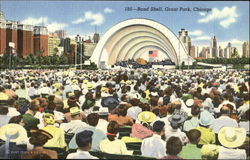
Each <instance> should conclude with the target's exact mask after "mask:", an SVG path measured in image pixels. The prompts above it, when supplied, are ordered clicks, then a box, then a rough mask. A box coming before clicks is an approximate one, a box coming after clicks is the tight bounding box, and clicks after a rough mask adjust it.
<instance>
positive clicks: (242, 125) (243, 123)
mask: <svg viewBox="0 0 250 160" xmlns="http://www.w3.org/2000/svg"><path fill="white" fill-rule="evenodd" d="M249 126H250V124H249V121H240V122H239V127H240V128H245V130H246V132H247V134H248V135H249Z"/></svg>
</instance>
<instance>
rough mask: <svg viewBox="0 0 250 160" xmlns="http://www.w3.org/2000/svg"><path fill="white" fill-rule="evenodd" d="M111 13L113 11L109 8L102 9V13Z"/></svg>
mask: <svg viewBox="0 0 250 160" xmlns="http://www.w3.org/2000/svg"><path fill="white" fill-rule="evenodd" d="M113 12H114V10H113V9H111V8H105V9H104V13H113Z"/></svg>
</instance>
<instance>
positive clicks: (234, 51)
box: [231, 48, 239, 58]
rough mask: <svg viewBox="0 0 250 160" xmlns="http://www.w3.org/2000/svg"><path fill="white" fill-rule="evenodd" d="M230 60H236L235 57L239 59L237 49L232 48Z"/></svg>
mask: <svg viewBox="0 0 250 160" xmlns="http://www.w3.org/2000/svg"><path fill="white" fill-rule="evenodd" d="M231 56H232V58H236V57H239V54H238V50H237V48H234V49H233V53H232V55H231Z"/></svg>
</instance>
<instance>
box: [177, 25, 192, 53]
mask: <svg viewBox="0 0 250 160" xmlns="http://www.w3.org/2000/svg"><path fill="white" fill-rule="evenodd" d="M179 38H180V40H181V41H182V43H183V44H184V46H185V47H186V49H187V51H188V54H189V55H190V54H191V53H190V50H191V46H192V44H191V38H190V37H189V36H188V31H187V30H185V29H184V28H182V29H181V30H180V31H179Z"/></svg>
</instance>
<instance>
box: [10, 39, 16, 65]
mask: <svg viewBox="0 0 250 160" xmlns="http://www.w3.org/2000/svg"><path fill="white" fill-rule="evenodd" d="M9 47H10V55H9V69H10V70H11V56H12V49H13V48H14V47H15V43H13V42H9Z"/></svg>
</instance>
